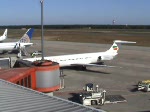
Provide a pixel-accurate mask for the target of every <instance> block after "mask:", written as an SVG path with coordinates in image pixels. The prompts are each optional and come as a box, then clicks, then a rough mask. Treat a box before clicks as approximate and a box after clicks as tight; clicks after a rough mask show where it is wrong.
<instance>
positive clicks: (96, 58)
mask: <svg viewBox="0 0 150 112" xmlns="http://www.w3.org/2000/svg"><path fill="white" fill-rule="evenodd" d="M123 43H136V42H131V41H121V40H115V41H114V43H113V45H112V46H111V48H110V49H109V50H107V51H105V52H95V53H83V54H71V55H61V56H51V57H44V59H45V60H51V61H54V62H57V63H59V65H60V67H67V66H82V69H83V70H84V69H86V66H96V67H114V66H107V65H104V64H98V63H101V62H102V61H104V60H112V59H113V58H114V57H115V56H116V55H117V54H118V50H119V47H118V44H123ZM23 60H28V61H31V62H33V61H36V60H41V57H35V58H26V59H23Z"/></svg>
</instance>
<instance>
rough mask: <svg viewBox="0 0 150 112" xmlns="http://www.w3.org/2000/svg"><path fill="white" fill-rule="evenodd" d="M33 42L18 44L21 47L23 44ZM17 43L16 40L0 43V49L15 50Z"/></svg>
mask: <svg viewBox="0 0 150 112" xmlns="http://www.w3.org/2000/svg"><path fill="white" fill-rule="evenodd" d="M32 44H33V43H20V46H21V47H24V46H31V45H32ZM18 47H19V46H18V45H17V42H10V43H0V51H3V50H6V51H7V50H8V51H9V50H17V49H18Z"/></svg>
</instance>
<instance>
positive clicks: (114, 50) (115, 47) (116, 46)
mask: <svg viewBox="0 0 150 112" xmlns="http://www.w3.org/2000/svg"><path fill="white" fill-rule="evenodd" d="M133 43H136V42H132V41H122V40H115V41H114V43H113V45H112V46H111V47H110V49H109V50H107V51H106V52H111V53H117V52H118V51H119V45H121V44H133Z"/></svg>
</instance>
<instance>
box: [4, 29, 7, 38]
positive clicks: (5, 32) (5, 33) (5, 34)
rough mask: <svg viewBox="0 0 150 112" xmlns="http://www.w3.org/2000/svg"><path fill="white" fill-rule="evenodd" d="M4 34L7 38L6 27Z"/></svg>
mask: <svg viewBox="0 0 150 112" xmlns="http://www.w3.org/2000/svg"><path fill="white" fill-rule="evenodd" d="M3 36H5V37H6V38H7V29H5V31H4V33H3Z"/></svg>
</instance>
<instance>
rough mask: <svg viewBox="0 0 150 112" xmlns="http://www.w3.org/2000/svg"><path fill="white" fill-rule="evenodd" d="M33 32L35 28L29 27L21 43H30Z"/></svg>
mask: <svg viewBox="0 0 150 112" xmlns="http://www.w3.org/2000/svg"><path fill="white" fill-rule="evenodd" d="M33 32H34V29H33V28H30V29H28V30H27V32H26V33H25V34H24V35H23V36H22V38H21V39H20V40H19V41H18V42H19V43H30V40H31V39H32V35H33Z"/></svg>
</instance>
